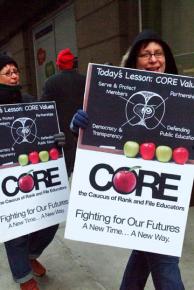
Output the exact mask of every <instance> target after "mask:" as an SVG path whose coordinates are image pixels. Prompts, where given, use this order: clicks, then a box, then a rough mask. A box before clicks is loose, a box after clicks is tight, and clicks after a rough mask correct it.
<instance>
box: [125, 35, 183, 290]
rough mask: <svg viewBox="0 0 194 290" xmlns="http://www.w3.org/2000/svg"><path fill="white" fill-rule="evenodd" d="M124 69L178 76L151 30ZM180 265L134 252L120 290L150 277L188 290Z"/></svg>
mask: <svg viewBox="0 0 194 290" xmlns="http://www.w3.org/2000/svg"><path fill="white" fill-rule="evenodd" d="M121 65H122V66H124V67H127V68H135V69H140V70H147V71H153V72H159V73H170V74H177V67H176V64H175V61H174V57H173V55H172V52H171V50H170V48H169V46H168V45H167V44H166V43H165V42H164V41H163V40H162V39H161V38H160V37H159V35H157V34H156V33H155V32H153V31H151V30H145V31H143V32H141V33H140V34H139V35H138V36H137V37H136V39H135V40H134V42H133V44H132V46H131V49H130V51H128V52H127V54H126V55H125V56H124V58H123V60H122V63H121ZM178 263H179V258H178V257H174V256H167V255H160V254H154V253H149V252H142V251H136V250H134V251H132V254H131V256H130V258H129V261H128V264H127V266H126V269H125V272H124V276H123V280H122V283H121V287H120V290H143V289H144V288H145V285H146V281H147V279H148V276H149V274H150V273H151V275H152V279H153V283H154V286H155V289H156V290H184V289H185V288H184V286H183V282H182V280H181V274H180V271H179V267H178Z"/></svg>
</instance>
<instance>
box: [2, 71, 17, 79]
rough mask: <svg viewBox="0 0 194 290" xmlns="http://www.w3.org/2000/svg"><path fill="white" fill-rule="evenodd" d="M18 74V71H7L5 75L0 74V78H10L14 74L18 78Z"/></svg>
mask: <svg viewBox="0 0 194 290" xmlns="http://www.w3.org/2000/svg"><path fill="white" fill-rule="evenodd" d="M19 73H20V72H19V70H13V71H8V72H6V73H4V74H1V73H0V75H1V76H6V77H8V78H11V77H12V75H13V74H15V75H17V76H18V75H19Z"/></svg>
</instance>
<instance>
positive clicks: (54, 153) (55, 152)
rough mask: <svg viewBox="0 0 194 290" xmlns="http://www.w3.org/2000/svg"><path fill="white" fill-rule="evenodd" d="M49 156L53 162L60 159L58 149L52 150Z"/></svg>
mask: <svg viewBox="0 0 194 290" xmlns="http://www.w3.org/2000/svg"><path fill="white" fill-rule="evenodd" d="M49 156H50V159H52V160H56V159H58V158H59V151H58V150H57V148H52V149H50V151H49Z"/></svg>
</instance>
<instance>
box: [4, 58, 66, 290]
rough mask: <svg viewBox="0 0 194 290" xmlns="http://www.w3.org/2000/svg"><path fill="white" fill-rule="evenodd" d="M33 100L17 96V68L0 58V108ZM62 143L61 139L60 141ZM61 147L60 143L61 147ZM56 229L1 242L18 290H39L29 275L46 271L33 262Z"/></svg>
mask: <svg viewBox="0 0 194 290" xmlns="http://www.w3.org/2000/svg"><path fill="white" fill-rule="evenodd" d="M32 101H33V98H32V97H31V96H30V95H27V94H26V95H23V94H22V93H21V86H20V85H19V68H18V64H17V63H16V61H15V60H14V59H13V58H11V57H9V56H8V55H0V104H1V105H3V104H16V103H27V102H28V103H29V102H32ZM59 135H60V134H56V135H55V136H56V138H55V137H54V139H55V141H59V142H57V145H59V143H60V142H62V140H61V138H59V137H58V136H59ZM63 139H64V137H63ZM63 144H64V143H62V145H63ZM57 229H58V225H54V226H51V227H48V228H45V229H42V230H39V231H37V232H34V233H31V234H28V235H25V236H21V237H18V238H16V239H13V240H10V241H7V242H5V248H6V252H7V257H8V261H9V266H10V269H11V272H12V275H13V278H14V280H15V281H16V282H17V283H20V289H21V290H39V287H38V284H37V282H36V280H35V279H34V278H33V274H34V275H36V276H39V277H40V276H43V275H45V273H46V269H45V267H44V266H43V265H41V264H40V263H39V262H38V260H37V258H38V257H39V256H40V255H41V253H42V252H43V251H44V249H45V248H46V247H47V246H48V245H49V244H50V242H51V241H52V240H53V238H54V236H55V233H56V231H57Z"/></svg>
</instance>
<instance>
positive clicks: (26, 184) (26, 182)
mask: <svg viewBox="0 0 194 290" xmlns="http://www.w3.org/2000/svg"><path fill="white" fill-rule="evenodd" d="M18 186H19V189H20V190H21V191H22V192H25V193H27V192H30V191H31V190H32V189H33V188H34V179H33V177H32V175H31V174H29V173H25V174H23V175H21V176H20V178H19V180H18Z"/></svg>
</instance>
